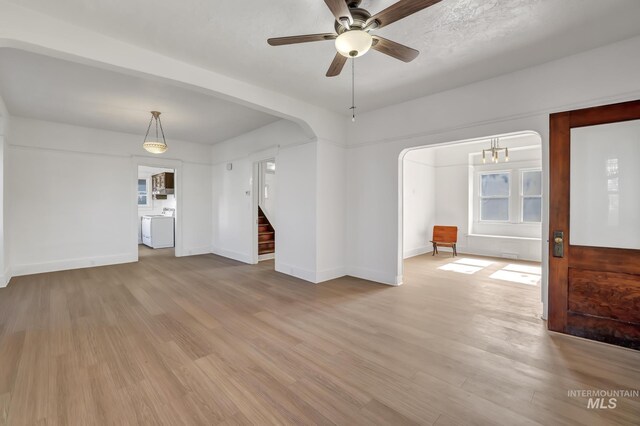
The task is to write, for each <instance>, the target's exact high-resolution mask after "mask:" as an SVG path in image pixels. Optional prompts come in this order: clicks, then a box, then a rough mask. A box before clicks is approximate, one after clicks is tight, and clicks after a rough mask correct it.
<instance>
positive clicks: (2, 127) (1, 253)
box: [0, 98, 11, 288]
mask: <svg viewBox="0 0 640 426" xmlns="http://www.w3.org/2000/svg"><path fill="white" fill-rule="evenodd" d="M8 128H9V112H8V111H7V108H6V106H5V104H4V102H3V100H2V98H0V288H2V287H4V286H6V285H7V284H8V283H9V280H10V279H11V270H10V268H9V266H10V261H9V250H8V235H9V229H8V226H7V223H8V220H7V217H8V215H7V209H8V206H9V203H7V202H5V200H6V198H7V180H6V179H5V175H6V170H7V167H8V164H9V161H8V157H9V154H8V152H7V144H8Z"/></svg>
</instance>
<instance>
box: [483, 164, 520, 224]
mask: <svg viewBox="0 0 640 426" xmlns="http://www.w3.org/2000/svg"><path fill="white" fill-rule="evenodd" d="M497 174H507V175H508V176H509V194H508V195H507V196H504V195H487V196H483V195H482V176H486V175H497ZM511 175H512V173H511V170H486V171H480V172H478V173H477V180H478V183H477V188H476V190H477V194H476V197H475V198H477V199H478V202H477V208H478V216H477V221H478V222H481V223H500V224H505V223H511V213H512V212H511V184H512V181H511ZM504 198H506V199H507V205H508V213H507V219H506V220H484V219H482V200H484V199H504Z"/></svg>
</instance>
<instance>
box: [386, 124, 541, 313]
mask: <svg viewBox="0 0 640 426" xmlns="http://www.w3.org/2000/svg"><path fill="white" fill-rule="evenodd" d="M400 159H401V161H400V181H401V185H400V203H399V204H400V208H399V216H400V224H401V226H400V227H399V234H400V235H399V240H400V241H399V252H400V259H399V263H400V265H401V274H402V276H403V278H404V277H410V276H411V275H415V272H416V271H418V270H421V271H422V272H424V271H425V270H433V273H432V274H431V275H432V276H434V277H438V278H450V279H452V280H453V281H454V282H467V283H474V282H477V283H478V285H479V286H483V287H485V286H487V285H491V286H495V287H496V289H497V290H496V291H497V292H498V293H499V288H500V286H515V287H521V288H522V291H524V292H528V293H532V294H533V297H528V299H529V300H534V299H538V302H536V304H535V305H536V306H535V307H534V309H535V310H536V312H537V313H538V316H541V315H542V314H543V312H544V310H543V306H542V305H540V301H541V300H542V299H543V298H542V297H541V296H540V295H541V294H543V276H544V273H543V268H542V261H543V258H544V257H545V255H544V253H543V247H544V246H545V245H544V244H543V243H542V235H543V229H545V228H544V225H545V223H544V222H545V207H544V198H545V190H544V181H545V180H544V170H543V161H542V146H541V138H540V136H539V135H538V134H537V133H533V132H524V133H516V134H508V135H499V136H494V137H486V138H481V139H477V140H467V141H460V142H454V143H449V144H442V145H437V146H425V147H416V148H412V149H410V150H407V151H405V152H403V154H402V155H401V158H400ZM434 227H438V228H440V227H443V228H445V229H447V230H450V229H455V231H454V232H453V235H454V236H453V237H451V236H449V237H447V239H451V240H452V241H436V242H437V243H438V244H437V251H436V250H434V248H435V246H434V243H433V241H434V240H440V239H442V237H441V236H439V235H436V237H437V238H434ZM439 230H440V229H437V228H436V229H435V231H436V234H439V232H437V231H439ZM446 234H447V233H445V235H446ZM440 235H443V234H440ZM449 235H450V234H449ZM454 244H455V248H454V247H453V245H454ZM456 249H457V255H456V254H455V253H454V250H456ZM517 291H518V290H516V292H517ZM494 293H495V292H494ZM530 296H531V295H530Z"/></svg>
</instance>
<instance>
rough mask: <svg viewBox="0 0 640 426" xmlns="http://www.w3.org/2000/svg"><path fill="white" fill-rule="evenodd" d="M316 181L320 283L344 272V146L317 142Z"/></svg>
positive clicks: (317, 279)
mask: <svg viewBox="0 0 640 426" xmlns="http://www.w3.org/2000/svg"><path fill="white" fill-rule="evenodd" d="M316 182H317V197H316V200H315V201H316V206H317V209H316V227H317V243H316V250H317V253H316V254H317V265H316V270H317V274H316V280H315V282H322V281H326V280H330V279H333V278H338V277H341V276H343V275H346V273H347V271H346V269H347V268H346V257H347V256H346V248H347V246H346V245H347V240H346V235H347V221H346V216H347V161H346V149H345V148H344V147H342V146H339V145H336V144H333V143H331V142H327V141H324V140H319V141H318V143H317V161H316Z"/></svg>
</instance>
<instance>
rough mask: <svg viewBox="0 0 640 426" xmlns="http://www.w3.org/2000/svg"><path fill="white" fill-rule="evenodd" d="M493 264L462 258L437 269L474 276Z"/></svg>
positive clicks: (486, 261)
mask: <svg viewBox="0 0 640 426" xmlns="http://www.w3.org/2000/svg"><path fill="white" fill-rule="evenodd" d="M492 263H493V262H490V261H488V260H479V259H468V258H462V259H459V260H456V261H455V262H451V263H447V264H446V265H442V266H440V267H439V268H438V269H441V270H443V271H451V272H458V273H460V274H467V275H471V274H475V273H476V272H478V271H481V270H483V269H484V268H486V267H487V266H489V265H491V264H492Z"/></svg>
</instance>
